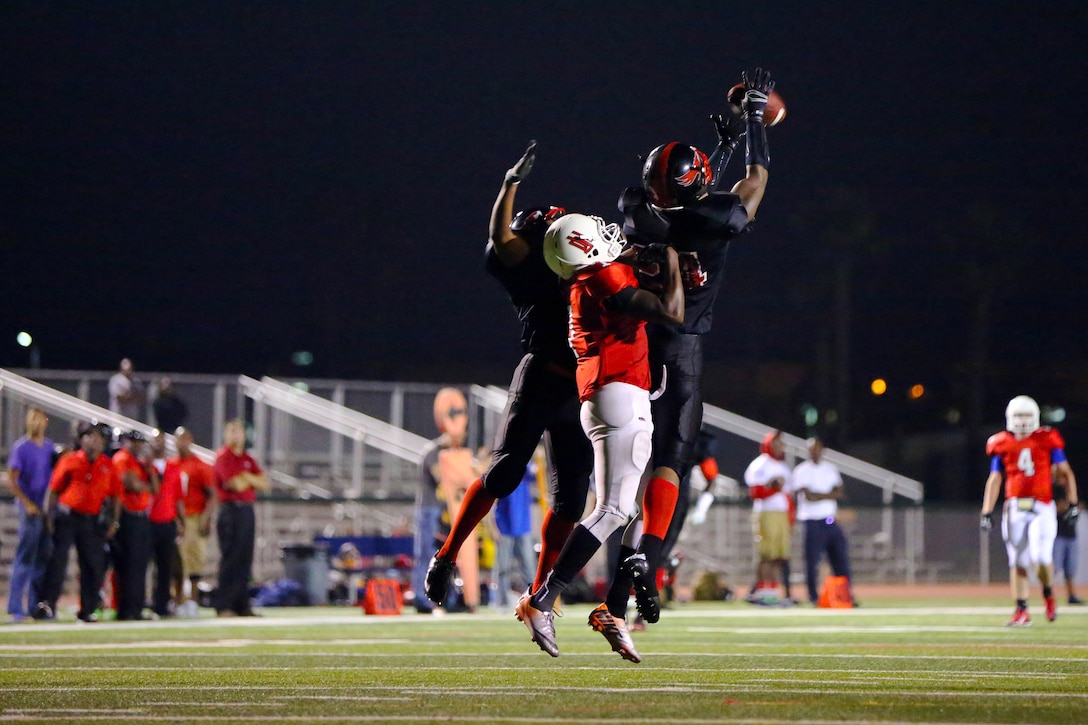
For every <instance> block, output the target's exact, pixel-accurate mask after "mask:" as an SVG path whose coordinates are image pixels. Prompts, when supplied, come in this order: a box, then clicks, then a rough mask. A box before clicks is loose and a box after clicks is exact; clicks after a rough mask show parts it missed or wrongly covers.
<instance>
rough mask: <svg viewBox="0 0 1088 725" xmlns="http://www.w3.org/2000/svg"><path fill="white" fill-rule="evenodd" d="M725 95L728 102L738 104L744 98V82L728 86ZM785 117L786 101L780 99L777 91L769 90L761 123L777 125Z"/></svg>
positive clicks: (768, 125)
mask: <svg viewBox="0 0 1088 725" xmlns="http://www.w3.org/2000/svg"><path fill="white" fill-rule="evenodd" d="M727 97H728V99H729V102H730V103H732V104H734V105H737V106H739V105H740V102H741V101H742V100H743V99H744V84H743V83H738V84H737V85H735V86H733V87H732V88H730V89H729V95H728V96H727ZM785 117H786V102H785V101H783V100H782V96H780V95H779V94H778V91H771V95H770V97H769V98H768V99H767V110H766V111H764V112H763V125H764V126H767V127H770V126H774V125H777V124H779V123H781V122H782V119H784V118H785Z"/></svg>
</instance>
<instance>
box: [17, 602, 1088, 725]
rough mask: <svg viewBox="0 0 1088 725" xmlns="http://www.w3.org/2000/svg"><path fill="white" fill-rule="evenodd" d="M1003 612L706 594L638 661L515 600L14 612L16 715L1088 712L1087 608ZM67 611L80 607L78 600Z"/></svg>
mask: <svg viewBox="0 0 1088 725" xmlns="http://www.w3.org/2000/svg"><path fill="white" fill-rule="evenodd" d="M1037 599H1038V597H1037V595H1036V597H1035V600H1033V602H1032V604H1033V608H1032V616H1033V618H1034V624H1033V626H1032V627H1030V628H1022V629H1012V628H1008V627H1006V626H1005V622H1006V620H1007V619H1008V617H1009V614H1010V610H1011V607H1010V606H1009V605H1008V604H1007V602H1006V601H1005V600H1004V599H998V598H988V599H985V600H982V601H976V600H970V599H926V600H920V599H887V600H875V599H871V600H868V601H863V606H862V607H861V608H859V609H855V610H816V609H811V608H808V607H794V608H788V609H772V608H764V607H755V606H752V605H749V604H744V603H739V602H738V603H721V604H718V603H697V604H687V605H681V606H678V607H673V608H670V609H667V610H665V611H664V612H663V614H662V618H661V621H660V622H659V623H658V624H656V625H651V626H650V627H649V629H648V630H647V631H645V632H636V633H635V634H634V637H635V642H636V644H637V646H638V648H639V650H640V652H641V654H642V656H643V662H642V663H641V664H637V665H636V664H632V663H629V662H626V661H624V660H622V659H621V658H620V657H619V656H618V655H616V654H614V653H613V652H611V651H610V650H609V648H608V646H607V644H606V643H605V641H604V639H603V638H602V637H601V635H599V634H597V633H595V632H593V631H592V630H590V629H589V627H588V626H586V616H587V614H588V612H589V609H590V607H589V606H588V605H577V606H568V607H567V608H566V610H565V612H564V616H563V617H562V618H561V619H557V620H556V621H557V632H558V641H559V646H560V648H561V650H562V654H561V655H560V657H559V658H557V659H552V658H551V657H548V656H547V655H546V654H544V653H543V652H541V651H540V650H539V649H538V648H537V647H536V645H534V644H532V643H531V642H530V641H529V635H528V632H527V631H526V629H525V628H524V626H523V625H521V624H520V623H519V622H517V621H516V620H515V619H514V617H513V615H512V614H510V613H508V612H507V613H496V612H491V611H488V612H486V613H477V614H474V615H447V616H444V617H434V616H420V615H414V614H412V615H405V616H400V617H373V616H369V617H368V616H364V615H363V614H362V613H361V612H360V611H359V610H357V609H347V608H314V609H265V610H264V615H265V616H264V617H263V618H260V619H219V620H217V619H215V618H210V617H207V616H205V617H204V618H202V619H199V620H171V621H161V622H124V623H111V622H102V623H99V624H94V625H84V624H77V623H74V622H72V623H69V622H70V620H69V622H65V621H61V622H50V623H35V624H26V623H24V624H17V625H16V624H12V625H4V626H0V720H2V721H16V722H48V723H57V722H66V723H73V722H76V723H78V722H110V723H125V724H127V723H144V722H147V723H156V722H179V723H180V722H204V723H217V722H222V723H240V722H241V723H244V722H261V723H276V722H315V723H325V724H327V725H333V724H335V723H358V722H366V723H448V722H458V723H542V724H545V723H557V724H562V725H565V724H575V723H642V722H650V723H658V724H660V725H673V724H679V723H715V722H748V723H779V722H789V723H792V722H807V723H824V722H826V723H831V722H835V723H840V722H847V723H849V722H866V723H899V722H930V723H1025V722H1027V723H1084V722H1088V608H1075V607H1063V608H1060V610H1059V617H1058V620H1057V621H1056V622H1054V623H1049V622H1047V621H1046V620H1045V618H1044V617H1043V612H1042V607H1041V605H1040V603H1039V602H1038V601H1037ZM66 616H69V615H66Z"/></svg>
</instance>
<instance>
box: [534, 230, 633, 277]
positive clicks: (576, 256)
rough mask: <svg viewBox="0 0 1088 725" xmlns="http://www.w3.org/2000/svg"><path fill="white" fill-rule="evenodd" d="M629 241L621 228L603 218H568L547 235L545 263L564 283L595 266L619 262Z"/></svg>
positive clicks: (545, 238)
mask: <svg viewBox="0 0 1088 725" xmlns="http://www.w3.org/2000/svg"><path fill="white" fill-rule="evenodd" d="M626 245H627V239H626V238H625V237H624V236H623V231H622V230H621V229H620V227H619V225H617V224H606V223H605V221H604V219H602V218H601V217H599V216H587V215H585V214H567V215H565V216H563V217H561V218H560V219H559V220H558V221H555V222H553V223H552V225H551V226H550V227H548V231H547V233H545V235H544V261H545V262H547V264H548V267H549V268H550V269H551V270H552V271H553V272H555V273H556V274H557V275H559V276H560V277H562V278H563V279H570V278H571V277H573V276H574V275H575V274H577V273H578V272H579V271H580V270H582V269H585V268H586V267H589V266H591V265H594V264H605V263H608V262H611V261H613V260H615V259H616V258H617V257H619V256H620V253H622V252H623V248H624V247H625V246H626Z"/></svg>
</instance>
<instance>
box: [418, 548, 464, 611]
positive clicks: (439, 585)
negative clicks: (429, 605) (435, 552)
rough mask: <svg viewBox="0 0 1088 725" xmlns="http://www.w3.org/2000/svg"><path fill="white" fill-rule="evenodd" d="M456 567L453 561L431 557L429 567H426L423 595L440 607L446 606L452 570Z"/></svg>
mask: <svg viewBox="0 0 1088 725" xmlns="http://www.w3.org/2000/svg"><path fill="white" fill-rule="evenodd" d="M456 566H457V564H456V562H455V561H454V560H453V559H444V558H441V557H438V556H433V557H431V563H430V565H429V566H428V567H427V580H426V583H425V584H424V593H425V594H426V595H427V598H428V599H430V600H431V601H432V602H434V603H435V604H437V605H438V606H440V607H444V606H446V602H447V601H448V600H449V598H450V582H451V581H452V580H453V570H454V567H456Z"/></svg>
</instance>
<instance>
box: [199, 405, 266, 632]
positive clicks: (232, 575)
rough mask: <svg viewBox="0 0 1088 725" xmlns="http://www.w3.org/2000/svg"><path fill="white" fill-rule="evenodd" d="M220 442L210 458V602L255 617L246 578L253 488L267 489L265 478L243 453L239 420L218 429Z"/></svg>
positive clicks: (220, 611) (225, 611) (225, 613)
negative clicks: (214, 567) (213, 560)
mask: <svg viewBox="0 0 1088 725" xmlns="http://www.w3.org/2000/svg"><path fill="white" fill-rule="evenodd" d="M223 438H224V445H223V447H222V448H220V449H219V452H218V453H217V454H216V456H215V466H214V469H215V482H216V486H217V489H218V493H219V504H220V505H219V518H218V520H217V521H216V528H215V530H216V533H217V534H218V535H219V550H220V558H219V579H218V581H217V583H216V589H215V596H214V597H213V602H212V603H213V605H214V606H215V611H216V614H217V615H218V616H220V617H233V616H240V617H252V616H255V614H254V612H253V609H252V608H251V607H250V604H249V580H250V577H252V575H253V546H254V544H255V542H256V519H255V517H254V515H253V502H254V501H256V500H257V491H267V490H268V488H269V486H268V477H267V476H265V475H264V472H263V471H261V467H260V466H259V465H257V461H255V460H254V459H253V456H251V455H249V453H247V452H246V429H245V423H243V422H242V421H241V420H239V419H235V420H231V421H229V422H228V423H227V425H226V427H225V428H224V429H223Z"/></svg>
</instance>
